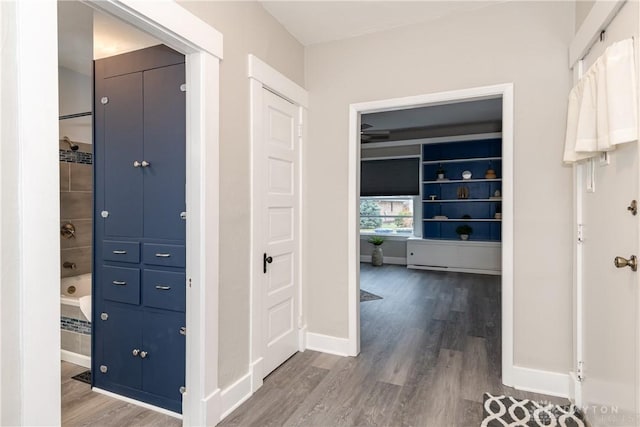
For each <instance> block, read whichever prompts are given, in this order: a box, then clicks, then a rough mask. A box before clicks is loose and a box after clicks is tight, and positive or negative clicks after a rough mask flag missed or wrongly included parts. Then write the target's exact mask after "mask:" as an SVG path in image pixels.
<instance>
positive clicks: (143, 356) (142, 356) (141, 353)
mask: <svg viewBox="0 0 640 427" xmlns="http://www.w3.org/2000/svg"><path fill="white" fill-rule="evenodd" d="M148 355H149V353H147V352H146V351H141V352H140V357H141V358H143V359H146V357H147V356H148Z"/></svg>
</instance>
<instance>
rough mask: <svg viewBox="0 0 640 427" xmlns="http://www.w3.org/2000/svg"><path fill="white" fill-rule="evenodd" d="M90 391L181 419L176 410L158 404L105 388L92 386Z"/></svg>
mask: <svg viewBox="0 0 640 427" xmlns="http://www.w3.org/2000/svg"><path fill="white" fill-rule="evenodd" d="M91 391H95V392H96V393H100V394H104V395H105V396H109V397H113V398H114V399H118V400H122V401H123V402H127V403H131V404H133V405H136V406H140V407H142V408H145V409H151V410H152V411H155V412H159V413H161V414H165V415H169V416H170V417H173V418H177V419H179V420H181V419H182V414H178V413H177V412H173V411H170V410H168V409H164V408H160V407H159V406H154V405H150V404H148V403H145V402H141V401H139V400H135V399H131V398H130V397H126V396H121V395H119V394H116V393H112V392H110V391H107V390H103V389H101V388H98V387H92V388H91Z"/></svg>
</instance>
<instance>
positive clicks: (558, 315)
mask: <svg viewBox="0 0 640 427" xmlns="http://www.w3.org/2000/svg"><path fill="white" fill-rule="evenodd" d="M574 16H575V5H574V4H573V3H572V2H509V3H502V4H497V5H494V6H491V7H487V8H483V9H479V10H474V11H473V12H470V13H465V14H458V15H456V16H452V17H448V18H445V19H441V20H437V21H432V22H429V23H428V24H423V25H414V26H410V27H404V28H398V29H394V30H390V31H385V32H381V33H377V34H371V35H365V36H361V37H356V38H352V39H348V40H343V41H338V42H330V43H324V44H319V45H314V46H310V47H308V48H307V49H306V52H305V55H306V59H305V72H306V84H307V86H306V88H307V90H309V92H310V102H309V104H310V106H311V112H310V114H309V130H308V131H309V144H308V147H306V148H305V151H304V155H305V159H304V165H305V173H304V178H303V180H304V200H303V206H304V212H303V218H304V224H305V228H304V233H305V238H304V242H305V243H304V247H303V251H304V254H305V255H304V266H303V271H304V275H303V283H305V286H306V289H307V291H308V299H307V300H308V301H309V306H308V308H307V312H308V325H309V330H310V332H314V333H319V334H325V335H330V336H336V337H342V338H345V337H347V333H348V318H347V316H348V309H347V300H348V298H347V267H348V266H347V225H348V224H347V207H348V202H349V201H348V200H347V186H346V183H347V171H348V165H347V147H348V108H349V104H351V103H357V102H366V101H373V100H380V99H388V98H396V97H402V96H410V95H417V94H426V93H434V92H440V91H447V90H455V89H463V88H471V87H478V86H486V85H492V84H499V83H508V82H513V83H514V92H515V94H514V100H515V107H514V109H515V124H514V128H515V135H514V138H515V147H514V156H515V158H514V161H515V165H514V170H515V177H514V188H515V191H514V193H515V194H514V206H515V218H514V219H515V222H514V235H515V249H514V252H515V253H514V263H515V265H514V270H515V273H514V274H515V276H514V277H515V283H514V293H515V303H514V310H515V314H514V316H515V325H514V328H515V337H514V346H515V351H514V362H515V364H516V365H520V366H524V367H530V368H535V369H542V370H549V371H556V372H563V373H567V372H568V371H569V369H570V367H571V354H572V348H571V341H572V327H571V325H572V317H571V306H572V304H571V301H572V300H571V297H572V270H571V262H570V260H571V257H572V227H571V224H572V220H571V215H572V205H571V200H572V195H571V194H572V193H571V189H572V175H571V168H570V167H564V166H563V165H562V161H561V160H562V147H563V140H564V131H565V121H566V97H567V94H568V92H569V89H570V87H571V73H570V71H569V69H568V64H567V50H568V46H569V42H570V40H571V38H572V36H573V33H574V31H573V27H574ZM328 165H330V167H328ZM319 224H322V227H320V226H318V225H319ZM326 230H332V232H331V233H327V232H326ZM329 247H330V248H331V250H330V251H328V250H326V248H329ZM550 348H553V351H549V349H550Z"/></svg>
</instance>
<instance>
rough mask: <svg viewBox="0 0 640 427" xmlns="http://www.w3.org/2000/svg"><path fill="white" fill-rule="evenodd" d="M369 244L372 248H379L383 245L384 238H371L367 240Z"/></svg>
mask: <svg viewBox="0 0 640 427" xmlns="http://www.w3.org/2000/svg"><path fill="white" fill-rule="evenodd" d="M369 243H371V244H372V245H374V246H380V245H381V244H383V243H384V237H380V236H373V237H371V238H369Z"/></svg>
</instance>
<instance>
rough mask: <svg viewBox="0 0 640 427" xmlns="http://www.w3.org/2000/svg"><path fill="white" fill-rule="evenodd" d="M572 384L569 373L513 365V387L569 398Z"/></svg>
mask: <svg viewBox="0 0 640 427" xmlns="http://www.w3.org/2000/svg"><path fill="white" fill-rule="evenodd" d="M572 384H573V381H571V377H570V376H569V374H561V373H558V372H550V371H541V370H538V369H530V368H523V367H522V366H514V367H513V387H514V388H517V389H518V390H523V391H530V392H533V393H541V394H548V395H549V396H557V397H566V398H569V397H570V396H571V395H572V393H571V388H572V387H573V386H572Z"/></svg>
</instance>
